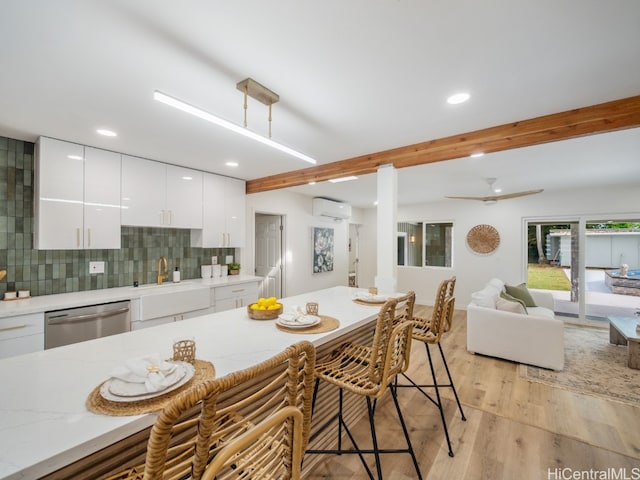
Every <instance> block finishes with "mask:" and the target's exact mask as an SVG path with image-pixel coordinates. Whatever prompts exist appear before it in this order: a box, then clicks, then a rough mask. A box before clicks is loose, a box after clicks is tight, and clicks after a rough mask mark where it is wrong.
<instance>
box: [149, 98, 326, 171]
mask: <svg viewBox="0 0 640 480" xmlns="http://www.w3.org/2000/svg"><path fill="white" fill-rule="evenodd" d="M153 98H154V99H155V100H157V101H159V102H161V103H164V104H165V105H169V106H171V107H173V108H177V109H178V110H182V111H183V112H186V113H190V114H191V115H193V116H195V117H198V118H201V119H202V120H206V121H207V122H210V123H213V124H215V125H218V126H220V127H224V128H226V129H227V130H231V131H232V132H235V133H239V134H240V135H244V136H245V137H248V138H251V139H252V140H255V141H257V142H260V143H262V144H264V145H268V146H269V147H272V148H275V149H277V150H280V151H281V152H284V153H287V154H289V155H292V156H294V157H296V158H299V159H300V160H304V161H305V162H309V163H312V164H314V165H315V164H316V161H315V160H314V159H313V158H311V157H309V156H308V155H305V154H304V153H300V152H298V151H296V150H294V149H293V148H290V147H287V146H286V145H282V144H281V143H278V142H275V141H273V140H271V139H270V138H267V137H263V136H262V135H260V134H258V133H255V132H252V131H251V130H249V129H247V128H243V127H241V126H240V125H236V124H235V123H231V122H229V121H228V120H225V119H223V118H220V117H218V116H216V115H214V114H212V113H209V112H205V111H204V110H202V109H200V108H198V107H194V106H193V105H190V104H188V103H186V102H183V101H182V100H178V99H177V98H175V97H172V96H170V95H167V94H166V93H162V92H160V91H158V90H156V91H155V92H153Z"/></svg>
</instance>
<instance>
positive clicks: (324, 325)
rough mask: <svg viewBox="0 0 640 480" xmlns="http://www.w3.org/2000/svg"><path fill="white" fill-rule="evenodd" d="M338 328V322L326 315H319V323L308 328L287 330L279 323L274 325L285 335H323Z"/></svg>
mask: <svg viewBox="0 0 640 480" xmlns="http://www.w3.org/2000/svg"><path fill="white" fill-rule="evenodd" d="M339 326H340V320H338V319H337V318H333V317H328V316H326V315H320V323H318V324H317V325H314V326H313V327H309V328H288V327H285V326H283V325H280V324H279V323H276V327H278V328H279V329H280V330H282V331H283V332H287V333H304V334H307V333H324V332H330V331H331V330H335V329H336V328H338V327H339Z"/></svg>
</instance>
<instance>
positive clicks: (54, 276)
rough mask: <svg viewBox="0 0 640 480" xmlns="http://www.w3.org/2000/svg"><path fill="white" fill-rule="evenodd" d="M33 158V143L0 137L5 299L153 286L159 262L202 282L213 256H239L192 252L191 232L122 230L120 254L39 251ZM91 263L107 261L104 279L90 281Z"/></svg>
mask: <svg viewBox="0 0 640 480" xmlns="http://www.w3.org/2000/svg"><path fill="white" fill-rule="evenodd" d="M33 152H34V144H33V143H30V142H23V141H20V140H14V139H11V138H5V137H0V270H4V269H6V270H7V276H6V277H5V278H4V279H3V280H1V281H0V298H2V297H3V296H4V292H6V291H8V290H9V291H11V290H30V291H31V295H32V296H35V295H48V294H52V293H65V292H77V291H81V290H96V289H99V288H110V287H123V286H128V285H132V284H133V282H134V281H138V282H140V284H141V285H142V284H145V283H153V282H155V281H156V278H157V274H158V258H159V257H160V256H165V257H166V258H167V259H168V263H169V271H170V272H171V271H173V270H174V268H175V267H179V268H180V274H181V278H182V279H184V280H186V279H189V278H199V277H200V265H202V264H209V263H211V257H212V256H217V257H218V261H219V262H220V263H222V261H223V260H224V256H226V255H235V253H236V252H235V249H233V248H192V247H191V246H190V243H191V234H190V231H189V230H181V229H175V228H171V229H169V228H148V227H122V233H121V234H122V248H120V249H119V250H34V249H33V224H34V218H33V215H34V210H33V200H34V199H33V193H34V187H33V165H34V158H33ZM90 261H104V262H105V273H104V274H93V275H90V274H89V262H90ZM169 278H171V276H170V277H169Z"/></svg>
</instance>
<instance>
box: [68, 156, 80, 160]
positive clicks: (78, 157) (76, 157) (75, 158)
mask: <svg viewBox="0 0 640 480" xmlns="http://www.w3.org/2000/svg"><path fill="white" fill-rule="evenodd" d="M67 158H70V159H71V160H82V157H81V156H80V155H67Z"/></svg>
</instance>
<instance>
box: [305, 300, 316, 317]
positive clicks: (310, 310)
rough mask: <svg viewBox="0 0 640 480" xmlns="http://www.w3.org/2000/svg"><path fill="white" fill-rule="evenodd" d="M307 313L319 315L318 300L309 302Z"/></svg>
mask: <svg viewBox="0 0 640 480" xmlns="http://www.w3.org/2000/svg"><path fill="white" fill-rule="evenodd" d="M307 315H318V304H317V303H316V302H308V303H307Z"/></svg>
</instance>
